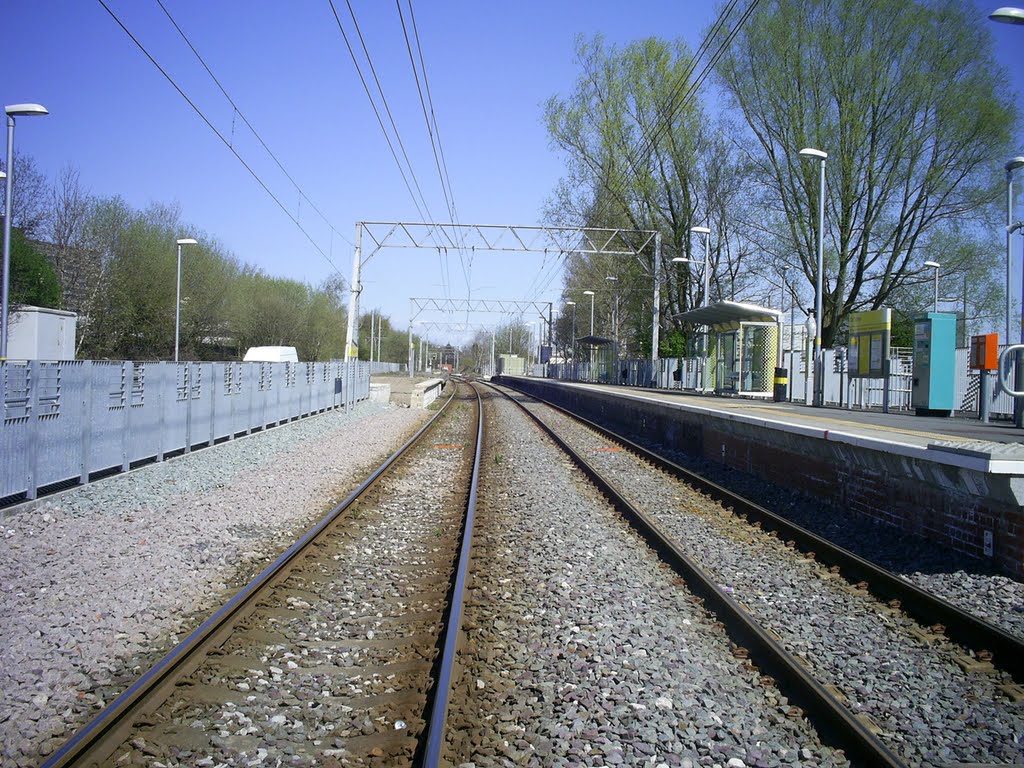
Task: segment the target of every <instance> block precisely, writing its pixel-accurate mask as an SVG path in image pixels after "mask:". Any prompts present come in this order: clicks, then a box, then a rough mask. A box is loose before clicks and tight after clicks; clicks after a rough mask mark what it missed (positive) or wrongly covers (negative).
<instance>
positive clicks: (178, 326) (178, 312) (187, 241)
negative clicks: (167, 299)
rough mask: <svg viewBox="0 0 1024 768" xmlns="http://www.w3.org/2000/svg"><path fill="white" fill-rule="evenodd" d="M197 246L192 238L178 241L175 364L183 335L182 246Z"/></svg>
mask: <svg viewBox="0 0 1024 768" xmlns="http://www.w3.org/2000/svg"><path fill="white" fill-rule="evenodd" d="M183 245H196V241H195V240H193V239H192V238H191V237H183V238H181V239H180V240H179V241H178V294H177V298H176V299H175V301H174V362H178V338H179V336H180V334H181V246H183Z"/></svg>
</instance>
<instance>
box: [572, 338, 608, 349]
mask: <svg viewBox="0 0 1024 768" xmlns="http://www.w3.org/2000/svg"><path fill="white" fill-rule="evenodd" d="M576 342H577V343H578V344H585V345H587V346H590V347H603V346H606V345H608V344H614V343H615V342H614V340H612V339H606V338H604V337H603V336H580V337H579V338H578V339H576Z"/></svg>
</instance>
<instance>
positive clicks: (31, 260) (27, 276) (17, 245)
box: [10, 228, 61, 309]
mask: <svg viewBox="0 0 1024 768" xmlns="http://www.w3.org/2000/svg"><path fill="white" fill-rule="evenodd" d="M10 302H11V304H12V305H14V306H18V305H21V304H27V305H30V306H33V307H50V308H51V309H59V308H60V306H61V293H60V281H58V280H57V273H56V272H54V271H53V267H52V266H51V265H50V263H49V262H48V261H47V260H46V257H45V256H43V254H42V253H40V252H39V251H38V250H37V249H36V248H34V247H33V246H32V244H31V243H30V242H29V241H28V239H27V238H26V237H25V234H24V233H23V232H22V231H21V230H20V229H13V228H12V229H11V278H10Z"/></svg>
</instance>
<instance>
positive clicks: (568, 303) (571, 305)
mask: <svg viewBox="0 0 1024 768" xmlns="http://www.w3.org/2000/svg"><path fill="white" fill-rule="evenodd" d="M565 306H567V307H575V306H576V302H575V301H567V302H565Z"/></svg>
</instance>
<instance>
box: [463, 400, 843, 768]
mask: <svg viewBox="0 0 1024 768" xmlns="http://www.w3.org/2000/svg"><path fill="white" fill-rule="evenodd" d="M489 403H491V405H490V406H489V407H490V408H491V409H492V412H491V416H490V417H489V418H488V422H487V425H486V428H487V430H488V432H487V435H488V436H487V438H486V440H487V446H486V453H485V457H484V471H483V472H484V473H483V477H482V479H481V493H482V494H483V495H482V498H481V500H480V502H479V505H478V512H477V527H476V528H475V536H474V553H473V566H472V574H473V575H472V579H471V583H470V592H471V594H470V595H469V597H468V606H467V613H466V621H465V623H464V629H465V632H466V638H465V644H464V651H463V652H462V654H461V657H460V665H461V668H462V675H461V678H460V680H459V682H458V684H457V686H456V689H455V693H454V698H453V702H452V709H451V714H450V716H449V731H448V739H449V754H448V757H449V759H451V760H452V762H453V764H461V765H463V766H466V767H467V768H468V767H469V766H475V767H476V768H484V767H486V766H510V765H531V766H541V765H543V766H568V765H589V766H604V765H630V766H640V765H643V766H652V767H653V766H696V765H707V766H711V765H718V766H729V768H738V767H739V766H744V765H746V766H777V765H804V766H812V765H835V764H845V761H844V759H843V757H842V756H841V755H840V754H838V753H834V752H832V751H831V750H829V749H828V748H826V747H823V746H822V745H821V744H820V742H819V741H818V740H817V737H816V736H815V734H814V733H813V732H812V731H811V730H810V729H809V727H808V725H807V723H806V722H805V721H804V720H802V719H800V718H798V717H792V716H790V715H789V710H790V707H789V705H788V704H787V703H786V701H785V700H784V698H783V697H782V696H781V694H780V693H779V691H778V690H777V689H776V688H775V687H774V685H773V684H772V683H771V682H769V681H768V680H766V679H765V678H762V677H761V676H760V675H759V674H758V673H757V672H756V671H755V670H754V669H753V668H752V667H750V666H749V665H748V664H746V663H745V662H743V661H741V660H739V659H737V658H735V657H734V656H733V655H732V653H731V646H730V644H729V642H728V640H727V639H726V637H725V635H724V633H723V631H722V629H721V626H720V625H718V624H716V623H715V621H714V619H713V618H712V617H711V616H709V615H708V614H707V613H706V612H705V611H704V610H703V609H701V608H700V607H699V605H698V604H696V602H695V601H694V599H693V598H692V596H691V595H690V594H689V593H688V592H687V591H686V590H685V588H684V587H683V586H682V583H681V582H680V580H679V579H678V577H676V576H675V574H674V573H673V572H672V571H671V569H669V568H668V567H667V566H665V565H664V564H662V563H661V562H660V561H659V560H658V558H657V557H656V556H655V555H654V553H653V552H652V551H651V550H650V549H649V548H648V547H647V545H646V544H644V543H643V542H642V541H641V540H640V539H639V538H638V537H637V536H636V535H635V534H634V533H633V531H632V529H631V528H630V527H629V526H628V525H627V524H626V523H625V522H624V521H623V520H622V519H621V518H620V517H619V516H618V515H617V514H616V513H615V512H614V510H612V509H611V508H610V507H609V506H608V504H607V502H606V501H604V500H603V499H602V498H601V496H599V495H598V494H597V492H596V491H594V490H593V489H592V488H591V487H590V486H589V485H587V484H586V483H585V482H584V481H582V480H581V479H580V474H579V473H578V472H577V471H575V470H574V469H571V468H570V467H569V466H567V460H566V459H565V458H564V457H563V456H562V455H561V453H560V452H559V451H558V450H557V449H556V448H555V447H553V446H552V445H551V444H550V442H548V441H547V439H546V438H542V437H541V435H540V433H539V432H538V431H537V430H536V428H535V427H533V426H532V424H530V423H529V422H528V421H527V420H526V417H525V416H523V415H522V414H519V413H518V412H517V411H515V410H514V409H515V406H514V405H512V404H511V403H508V402H504V401H503V400H502V399H496V398H494V397H492V398H489Z"/></svg>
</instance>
